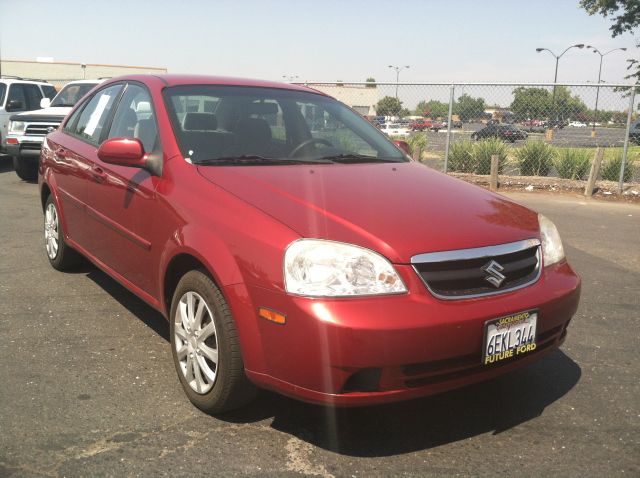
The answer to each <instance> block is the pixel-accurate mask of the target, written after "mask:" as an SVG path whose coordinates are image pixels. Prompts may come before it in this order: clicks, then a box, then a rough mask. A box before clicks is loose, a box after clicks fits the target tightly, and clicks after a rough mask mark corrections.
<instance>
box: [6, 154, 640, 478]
mask: <svg viewBox="0 0 640 478" xmlns="http://www.w3.org/2000/svg"><path fill="white" fill-rule="evenodd" d="M509 197H512V198H513V199H514V200H517V201H519V202H522V203H523V204H526V205H528V206H530V207H532V208H534V209H537V210H539V211H541V212H543V213H544V214H545V215H547V216H548V217H550V218H551V219H552V220H553V221H555V223H556V224H557V226H558V228H559V230H560V233H561V234H562V236H563V238H564V244H565V249H566V252H567V255H568V257H569V260H570V261H571V263H572V264H573V266H574V268H575V269H576V270H577V271H578V272H579V273H580V275H581V276H582V279H583V292H582V301H581V304H580V308H579V311H578V313H577V315H576V316H575V318H574V319H573V321H572V323H571V325H570V327H569V335H568V338H567V341H566V343H565V345H564V346H563V347H562V349H561V350H560V351H557V352H555V353H553V354H552V355H550V356H548V357H547V358H545V359H543V360H542V361H540V362H538V363H536V364H534V365H532V366H529V367H527V368H525V369H521V370H519V371H517V372H514V373H512V374H509V375H506V376H503V377H501V378H499V379H496V380H493V381H490V382H487V383H483V384H479V385H474V386H470V387H467V388H464V389H460V390H456V391H453V392H449V393H446V394H444V395H439V396H435V397H430V398H424V399H419V400H414V401H410V402H406V403H400V404H393V405H386V406H378V407H370V408H362V409H348V410H335V409H331V408H325V407H320V406H313V405H308V404H304V403H300V402H296V401H294V400H291V399H288V398H284V397H281V396H278V395H276V394H273V393H267V392H264V393H262V394H261V395H260V397H259V398H258V399H257V400H256V401H255V402H254V403H253V404H252V405H250V406H249V407H248V408H246V409H244V410H241V411H238V412H234V413H233V414H230V415H226V416H223V417H212V416H208V415H206V414H203V413H201V412H200V411H198V410H197V409H196V408H194V407H193V406H192V405H191V404H190V403H189V402H188V400H187V398H186V397H185V395H184V394H183V393H182V390H181V389H180V385H179V383H178V379H177V376H176V373H175V370H174V367H173V364H172V361H171V352H170V349H169V343H168V326H167V323H166V321H165V320H164V319H163V318H162V317H161V316H160V314H158V313H157V312H155V311H153V310H152V309H150V308H149V307H148V306H146V305H145V304H144V303H143V302H142V301H140V300H139V299H137V298H136V297H134V296H133V295H132V294H131V293H129V292H128V291H127V290H125V289H124V288H123V287H121V286H120V285H118V284H117V283H116V282H115V281H113V280H112V279H110V278H109V277H108V276H106V275H105V274H104V273H102V272H100V271H99V270H97V269H96V268H94V267H93V266H90V265H86V266H84V267H82V268H80V269H79V270H77V271H75V272H73V273H60V272H57V271H55V270H53V269H52V268H51V267H50V266H49V264H48V261H47V258H46V255H45V252H44V244H43V233H42V211H41V207H40V204H39V200H38V192H37V186H36V185H34V184H29V183H25V182H22V181H20V180H19V179H18V178H17V176H16V175H15V174H14V172H13V171H12V170H11V169H10V166H9V162H8V161H7V159H6V158H5V159H2V158H0V204H1V210H2V214H0V242H1V244H2V252H1V253H0V304H1V307H0V477H4V476H37V477H39V476H67V477H73V476H225V477H227V476H240V475H253V476H299V475H312V476H346V477H358V476H478V475H481V476H488V475H496V474H504V475H515V476H580V477H582V476H638V475H639V474H640V399H639V397H640V382H639V380H638V377H639V376H640V353H639V345H640V314H639V312H638V311H639V310H640V206H638V205H630V204H624V203H609V202H600V201H593V200H583V199H582V198H580V197H577V196H576V197H572V196H552V195H543V194H534V193H531V194H509Z"/></svg>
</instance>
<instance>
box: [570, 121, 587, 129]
mask: <svg viewBox="0 0 640 478" xmlns="http://www.w3.org/2000/svg"><path fill="white" fill-rule="evenodd" d="M569 126H572V127H574V128H586V127H587V125H586V124H585V123H583V122H582V121H572V122H571V123H569Z"/></svg>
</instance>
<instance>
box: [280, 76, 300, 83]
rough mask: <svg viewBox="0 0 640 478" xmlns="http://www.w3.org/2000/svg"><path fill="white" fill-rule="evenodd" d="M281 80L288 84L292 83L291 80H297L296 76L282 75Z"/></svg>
mask: <svg viewBox="0 0 640 478" xmlns="http://www.w3.org/2000/svg"><path fill="white" fill-rule="evenodd" d="M282 78H284V79H285V80H287V82H288V83H293V80H295V79H297V78H299V76H298V75H282Z"/></svg>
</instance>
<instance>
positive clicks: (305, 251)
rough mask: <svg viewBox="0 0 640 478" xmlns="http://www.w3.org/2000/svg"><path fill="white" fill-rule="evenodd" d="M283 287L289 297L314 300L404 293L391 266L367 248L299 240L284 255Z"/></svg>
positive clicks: (404, 288) (401, 283) (313, 240)
mask: <svg viewBox="0 0 640 478" xmlns="http://www.w3.org/2000/svg"><path fill="white" fill-rule="evenodd" d="M284 284H285V289H286V291H287V292H290V293H291V294H298V295H307V296H315V297H340V296H354V295H375V294H400V293H403V292H406V291H407V288H406V287H405V285H404V283H403V282H402V279H400V276H398V273H397V272H396V271H395V269H394V268H393V266H392V265H391V263H390V262H389V261H388V260H387V259H385V258H384V257H382V256H381V255H380V254H377V253H375V252H373V251H370V250H369V249H364V248H362V247H359V246H354V245H351V244H345V243H342V242H333V241H325V240H320V239H300V240H299V241H295V242H293V243H291V244H290V245H289V247H288V248H287V250H286V251H285V253H284Z"/></svg>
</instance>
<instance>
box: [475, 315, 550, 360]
mask: <svg viewBox="0 0 640 478" xmlns="http://www.w3.org/2000/svg"><path fill="white" fill-rule="evenodd" d="M537 319H538V312H537V311H534V310H530V311H527V312H518V313H517V314H513V315H508V316H506V317H500V318H498V319H492V320H488V321H487V322H485V323H484V346H483V349H482V363H483V364H484V365H490V364H493V363H496V362H500V361H502V360H506V359H509V358H512V357H517V356H520V355H523V354H527V353H529V352H533V351H534V350H535V349H536V322H537Z"/></svg>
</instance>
